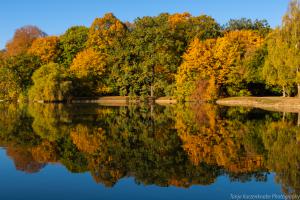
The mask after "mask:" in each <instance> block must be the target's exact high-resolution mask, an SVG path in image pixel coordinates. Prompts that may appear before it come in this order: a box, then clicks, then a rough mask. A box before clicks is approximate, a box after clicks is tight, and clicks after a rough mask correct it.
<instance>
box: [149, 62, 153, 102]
mask: <svg viewBox="0 0 300 200" xmlns="http://www.w3.org/2000/svg"><path fill="white" fill-rule="evenodd" d="M150 93H151V94H150V95H151V99H152V100H153V97H154V66H152V80H151V86H150Z"/></svg>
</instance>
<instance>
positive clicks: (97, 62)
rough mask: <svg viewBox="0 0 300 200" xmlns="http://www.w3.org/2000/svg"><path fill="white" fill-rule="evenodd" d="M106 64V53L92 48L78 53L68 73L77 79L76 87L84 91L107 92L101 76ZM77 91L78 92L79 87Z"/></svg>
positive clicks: (95, 93)
mask: <svg viewBox="0 0 300 200" xmlns="http://www.w3.org/2000/svg"><path fill="white" fill-rule="evenodd" d="M106 66H107V55H106V54H103V53H98V52H97V51H95V50H93V49H92V48H89V49H86V50H83V51H82V52H80V53H78V54H77V55H76V57H75V58H74V60H73V63H72V65H71V67H70V73H71V74H72V75H73V76H74V77H75V78H77V79H78V80H79V82H78V85H77V86H78V87H79V88H85V89H84V90H85V92H87V94H88V93H89V94H90V95H91V94H94V95H97V94H101V93H103V92H108V91H109V88H107V87H106V86H105V85H104V84H103V76H104V72H105V70H106ZM77 86H75V88H77V90H79V91H78V92H80V89H79V88H78V87H77Z"/></svg>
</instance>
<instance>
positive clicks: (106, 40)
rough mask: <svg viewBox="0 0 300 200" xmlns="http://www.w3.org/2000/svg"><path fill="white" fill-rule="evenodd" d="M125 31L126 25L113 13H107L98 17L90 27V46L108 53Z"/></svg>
mask: <svg viewBox="0 0 300 200" xmlns="http://www.w3.org/2000/svg"><path fill="white" fill-rule="evenodd" d="M125 33H126V26H125V25H124V24H123V23H122V22H121V21H120V20H118V19H117V18H116V17H115V16H114V15H113V14H112V13H107V14H105V15H104V16H103V18H96V19H95V20H94V22H93V24H92V26H91V27H90V30H89V34H88V41H87V43H88V47H91V48H94V49H95V50H97V51H100V52H103V53H106V52H107V51H108V49H109V48H110V46H113V45H114V44H115V43H116V42H117V41H118V40H120V39H122V38H123V37H124V35H125Z"/></svg>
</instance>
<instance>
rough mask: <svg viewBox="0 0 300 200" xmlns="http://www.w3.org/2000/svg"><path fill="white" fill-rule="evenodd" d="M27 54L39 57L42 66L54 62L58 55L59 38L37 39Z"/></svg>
mask: <svg viewBox="0 0 300 200" xmlns="http://www.w3.org/2000/svg"><path fill="white" fill-rule="evenodd" d="M28 53H29V54H32V55H35V56H37V57H39V58H40V59H41V61H42V63H43V64H47V63H49V62H56V61H57V59H58V57H59V54H60V50H59V38H58V37H56V36H48V37H44V38H37V39H36V40H34V41H33V43H32V45H31V47H30V48H29V50H28Z"/></svg>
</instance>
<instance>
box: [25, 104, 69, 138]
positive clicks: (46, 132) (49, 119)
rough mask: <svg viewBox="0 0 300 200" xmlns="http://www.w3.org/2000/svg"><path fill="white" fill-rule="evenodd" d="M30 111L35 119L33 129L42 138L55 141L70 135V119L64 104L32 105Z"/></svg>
mask: <svg viewBox="0 0 300 200" xmlns="http://www.w3.org/2000/svg"><path fill="white" fill-rule="evenodd" d="M28 111H29V114H30V115H31V116H32V117H33V118H34V120H33V123H32V128H33V130H34V132H35V133H36V134H37V135H39V136H40V137H41V138H43V139H47V140H50V141H55V140H57V139H58V138H59V137H62V135H63V134H68V131H69V127H68V123H70V122H69V120H70V119H69V117H68V115H67V113H66V112H65V110H63V105H62V104H30V105H29V109H28Z"/></svg>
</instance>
